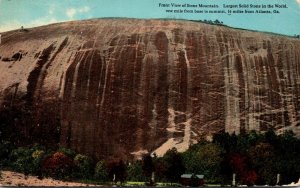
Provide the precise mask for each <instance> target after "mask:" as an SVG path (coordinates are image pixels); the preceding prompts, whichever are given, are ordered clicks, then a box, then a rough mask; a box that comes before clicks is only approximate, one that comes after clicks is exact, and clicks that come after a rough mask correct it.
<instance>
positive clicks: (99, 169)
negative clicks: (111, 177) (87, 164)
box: [94, 161, 108, 182]
mask: <svg viewBox="0 0 300 188" xmlns="http://www.w3.org/2000/svg"><path fill="white" fill-rule="evenodd" d="M94 177H95V178H96V179H97V180H99V181H101V182H106V181H108V170H107V168H106V166H105V163H104V161H98V162H97V164H96V167H95V174H94Z"/></svg>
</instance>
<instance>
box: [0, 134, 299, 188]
mask: <svg viewBox="0 0 300 188" xmlns="http://www.w3.org/2000/svg"><path fill="white" fill-rule="evenodd" d="M299 148H300V139H298V138H296V137H295V135H294V134H293V133H292V132H285V133H284V134H282V135H276V134H275V133H274V132H273V131H271V130H270V131H267V132H266V133H264V134H257V133H256V132H250V133H247V134H240V135H235V134H232V135H230V134H228V133H220V134H216V135H215V136H214V137H213V140H212V141H211V142H208V141H199V143H198V144H195V145H193V146H191V147H190V148H189V149H188V150H187V151H185V152H183V153H179V152H177V150H176V149H175V148H173V149H170V150H169V151H167V152H166V154H165V155H164V156H163V157H158V156H156V155H155V153H154V154H152V155H150V154H147V155H144V156H143V158H142V160H137V161H127V162H124V161H122V160H115V161H110V162H108V161H103V160H100V161H96V160H93V159H92V158H90V157H88V156H86V155H83V154H78V153H76V152H74V151H73V150H71V149H67V148H59V149H57V150H55V151H53V150H49V149H47V148H45V147H42V146H39V145H35V146H32V147H15V146H14V145H13V144H11V143H10V142H7V141H1V142H0V168H8V169H11V170H14V171H18V172H22V173H24V174H25V175H28V174H32V175H38V176H39V177H44V176H51V177H54V178H56V179H69V180H70V179H72V180H88V181H89V180H91V181H92V182H94V181H97V182H109V181H114V182H121V183H122V182H124V181H141V182H148V183H147V184H149V185H153V184H154V183H155V182H170V183H177V182H179V180H180V176H181V175H182V174H183V173H189V174H192V173H193V174H201V175H204V177H205V178H204V179H205V182H206V183H212V184H216V183H217V184H220V183H221V184H223V185H230V184H231V183H232V175H233V174H236V182H237V184H247V185H253V184H259V185H265V184H269V185H275V184H288V183H291V182H296V181H298V179H299V174H300V150H299ZM277 174H280V177H281V178H280V182H277Z"/></svg>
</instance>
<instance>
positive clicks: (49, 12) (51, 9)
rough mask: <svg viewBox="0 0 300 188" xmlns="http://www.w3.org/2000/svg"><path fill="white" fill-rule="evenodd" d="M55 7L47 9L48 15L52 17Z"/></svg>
mask: <svg viewBox="0 0 300 188" xmlns="http://www.w3.org/2000/svg"><path fill="white" fill-rule="evenodd" d="M55 9H56V7H55V6H54V5H51V6H50V7H49V9H48V14H49V15H53V14H54V12H55Z"/></svg>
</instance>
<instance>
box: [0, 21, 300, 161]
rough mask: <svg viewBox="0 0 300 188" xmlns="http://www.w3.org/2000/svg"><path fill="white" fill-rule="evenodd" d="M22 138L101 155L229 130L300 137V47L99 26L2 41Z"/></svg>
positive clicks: (159, 24)
mask: <svg viewBox="0 0 300 188" xmlns="http://www.w3.org/2000/svg"><path fill="white" fill-rule="evenodd" d="M0 56H1V57H3V58H4V57H5V58H6V59H9V60H10V61H3V59H2V60H0V72H1V74H0V91H1V94H0V96H1V97H0V100H1V104H2V108H4V109H5V108H8V107H15V108H16V109H19V110H20V109H21V110H22V113H21V114H26V115H19V116H18V118H17V120H16V119H14V120H13V121H14V123H13V126H14V129H15V130H16V131H17V132H18V133H19V136H23V137H24V138H25V140H30V142H35V141H37V142H41V143H48V144H49V143H51V144H55V143H58V142H59V143H60V145H63V146H68V147H71V148H74V149H76V150H78V151H79V152H83V153H86V154H90V155H93V156H96V157H98V158H101V157H104V158H107V157H123V158H126V157H130V156H132V155H136V156H138V155H141V154H143V153H145V152H156V153H157V154H158V155H162V154H164V152H166V150H167V149H170V148H172V147H176V148H177V149H178V150H179V151H184V150H186V149H187V148H188V147H189V146H190V145H191V144H193V143H196V142H197V140H199V139H200V138H207V139H209V138H211V136H212V135H213V134H214V133H217V132H220V131H224V130H225V131H227V132H229V133H237V134H239V133H242V132H247V131H250V130H256V131H266V130H267V129H269V128H271V129H274V130H276V131H277V132H278V133H281V132H283V131H285V130H292V131H294V132H295V133H296V134H297V135H300V128H299V127H300V40H299V39H293V38H288V37H283V36H278V35H271V34H265V33H259V32H251V31H242V30H237V29H230V28H228V27H225V26H213V25H207V24H203V23H195V22H189V21H171V20H168V21H166V20H165V21H162V20H135V19H98V20H86V21H78V22H67V23H60V24H53V25H48V26H43V27H38V28H33V29H29V30H28V31H27V32H20V31H11V32H6V33H2V44H1V45H0Z"/></svg>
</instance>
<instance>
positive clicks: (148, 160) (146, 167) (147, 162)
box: [142, 154, 155, 185]
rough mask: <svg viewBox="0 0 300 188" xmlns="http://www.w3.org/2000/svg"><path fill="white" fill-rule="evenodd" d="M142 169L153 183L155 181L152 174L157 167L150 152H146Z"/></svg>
mask: <svg viewBox="0 0 300 188" xmlns="http://www.w3.org/2000/svg"><path fill="white" fill-rule="evenodd" d="M142 169H143V172H144V174H145V176H146V177H148V179H149V183H150V185H152V184H153V183H154V182H152V179H151V175H152V173H153V172H154V170H155V167H154V163H153V159H152V157H151V155H150V154H146V155H144V156H143V165H142Z"/></svg>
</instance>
